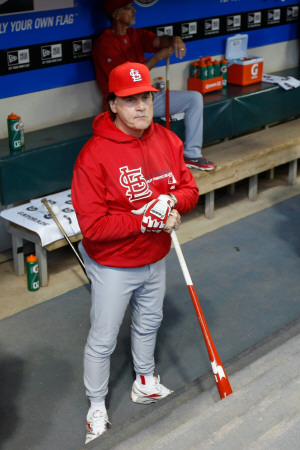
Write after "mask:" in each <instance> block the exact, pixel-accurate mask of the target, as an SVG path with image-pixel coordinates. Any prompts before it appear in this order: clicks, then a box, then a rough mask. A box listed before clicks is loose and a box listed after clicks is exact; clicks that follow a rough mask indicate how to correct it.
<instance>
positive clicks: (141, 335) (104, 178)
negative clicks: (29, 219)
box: [72, 63, 198, 443]
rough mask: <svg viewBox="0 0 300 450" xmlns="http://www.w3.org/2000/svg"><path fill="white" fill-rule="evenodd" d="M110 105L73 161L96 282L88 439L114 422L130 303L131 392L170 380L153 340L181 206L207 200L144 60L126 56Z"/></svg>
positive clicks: (147, 396) (159, 393) (159, 391)
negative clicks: (168, 125) (115, 376)
mask: <svg viewBox="0 0 300 450" xmlns="http://www.w3.org/2000/svg"><path fill="white" fill-rule="evenodd" d="M109 91H110V94H109V96H108V105H109V111H107V112H104V113H103V114H101V115H99V116H97V117H96V118H95V120H94V124H93V130H94V135H93V137H92V138H91V139H90V140H89V141H88V142H87V143H86V144H85V146H84V147H83V149H82V151H81V152H80V154H79V156H78V159H77V161H76V164H75V167H74V175H73V182H72V201H73V205H74V208H75V211H76V214H77V218H78V222H79V225H80V228H81V231H82V234H83V240H82V243H81V244H80V251H81V253H82V256H83V259H84V262H85V267H86V272H87V275H88V278H89V280H90V282H91V294H92V307H91V315H90V318H91V328H90V331H89V335H88V339H87V344H86V347H85V352H84V382H85V387H86V393H87V396H88V398H89V400H90V409H89V411H88V414H87V434H86V443H88V442H90V441H91V440H93V439H95V438H96V437H97V436H100V435H101V434H103V433H104V432H105V431H106V429H107V426H108V416H107V411H106V406H105V397H106V395H107V392H108V379H109V372H110V369H109V365H110V355H111V354H112V352H113V351H114V349H115V346H116V342H117V336H118V332H119V328H120V325H121V323H122V320H123V317H124V314H125V311H126V308H127V306H128V304H129V303H131V309H132V326H131V348H132V356H133V363H134V370H135V372H136V380H135V381H134V383H133V386H132V391H131V399H132V401H134V402H136V403H142V404H147V403H151V402H156V401H157V400H160V399H162V398H164V397H166V396H167V395H169V394H171V392H172V391H171V390H170V389H168V388H166V387H165V386H163V385H162V384H161V383H160V378H159V377H158V376H154V368H155V363H154V349H155V342H156V334H157V330H158V328H159V326H160V323H161V320H162V306H163V299H164V295H165V256H166V255H167V253H168V252H169V250H170V247H171V237H170V233H171V231H172V230H177V229H178V227H179V225H180V222H181V218H180V217H181V216H180V215H181V214H184V213H187V212H188V211H191V210H192V209H193V208H194V207H195V206H196V204H197V201H198V188H197V185H196V183H195V180H194V178H193V175H192V174H191V172H190V171H189V170H188V169H187V167H186V165H185V163H184V159H183V143H182V141H181V140H180V139H179V138H178V137H177V136H176V135H175V134H174V133H173V132H172V131H169V130H166V129H165V128H164V127H162V126H160V125H158V124H155V123H153V121H152V119H153V92H155V91H156V89H155V88H154V87H153V86H152V85H151V79H150V73H149V70H148V68H147V67H146V66H145V65H144V64H139V63H125V64H122V65H120V66H118V67H116V68H115V69H114V70H113V71H112V72H111V74H110V77H109Z"/></svg>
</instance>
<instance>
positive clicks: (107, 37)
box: [92, 27, 156, 103]
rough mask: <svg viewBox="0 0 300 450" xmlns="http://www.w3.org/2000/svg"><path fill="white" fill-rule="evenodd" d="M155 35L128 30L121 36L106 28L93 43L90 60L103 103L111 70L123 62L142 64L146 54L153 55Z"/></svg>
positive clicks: (136, 29) (138, 29) (138, 30)
mask: <svg viewBox="0 0 300 450" xmlns="http://www.w3.org/2000/svg"><path fill="white" fill-rule="evenodd" d="M155 37H156V34H155V33H153V32H152V31H148V30H145V29H143V28H130V27H129V28H128V29H127V33H126V34H125V35H123V36H120V35H117V34H115V33H113V32H112V31H111V29H110V28H107V29H106V30H105V31H104V32H103V33H102V34H101V35H100V36H99V37H98V39H97V40H96V41H95V43H94V46H93V51H92V58H93V61H94V67H95V72H96V80H97V83H98V85H99V87H100V89H101V91H102V93H103V102H104V103H105V100H106V97H107V95H108V94H109V92H108V78H109V74H110V72H111V70H112V69H114V68H115V67H117V66H119V65H120V64H123V63H125V62H128V61H130V62H138V63H144V62H145V61H146V58H145V52H146V53H154V52H155V51H156V49H155V48H154V47H153V40H154V38H155Z"/></svg>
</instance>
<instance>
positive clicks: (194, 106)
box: [153, 91, 203, 158]
mask: <svg viewBox="0 0 300 450" xmlns="http://www.w3.org/2000/svg"><path fill="white" fill-rule="evenodd" d="M153 110H154V117H164V116H165V115H166V92H165V91H161V92H155V93H154V102H153ZM178 113H184V128H185V141H184V156H186V157H187V158H200V156H202V150H201V149H202V144H203V97H202V94H200V92H196V91H170V114H171V115H173V114H178Z"/></svg>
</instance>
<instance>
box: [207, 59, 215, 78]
mask: <svg viewBox="0 0 300 450" xmlns="http://www.w3.org/2000/svg"><path fill="white" fill-rule="evenodd" d="M214 76H215V70H214V66H213V63H212V62H211V61H208V62H207V78H209V79H211V78H214Z"/></svg>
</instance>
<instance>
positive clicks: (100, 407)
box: [89, 400, 106, 414]
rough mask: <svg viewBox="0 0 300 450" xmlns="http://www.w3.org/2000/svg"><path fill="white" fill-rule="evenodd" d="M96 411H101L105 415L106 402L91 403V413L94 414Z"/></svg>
mask: <svg viewBox="0 0 300 450" xmlns="http://www.w3.org/2000/svg"><path fill="white" fill-rule="evenodd" d="M94 411H101V412H102V413H103V414H105V413H106V407H105V402H104V400H103V402H91V406H90V409H89V412H90V413H93V412H94Z"/></svg>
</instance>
